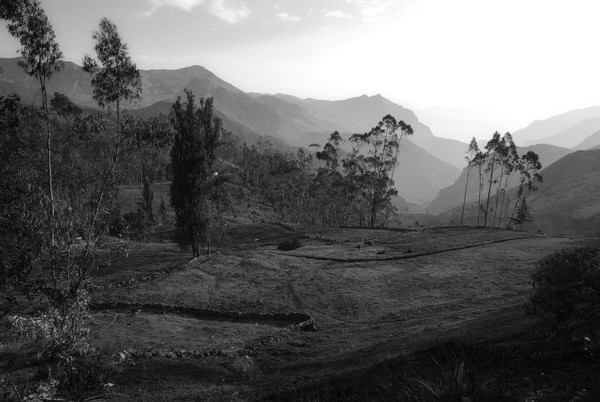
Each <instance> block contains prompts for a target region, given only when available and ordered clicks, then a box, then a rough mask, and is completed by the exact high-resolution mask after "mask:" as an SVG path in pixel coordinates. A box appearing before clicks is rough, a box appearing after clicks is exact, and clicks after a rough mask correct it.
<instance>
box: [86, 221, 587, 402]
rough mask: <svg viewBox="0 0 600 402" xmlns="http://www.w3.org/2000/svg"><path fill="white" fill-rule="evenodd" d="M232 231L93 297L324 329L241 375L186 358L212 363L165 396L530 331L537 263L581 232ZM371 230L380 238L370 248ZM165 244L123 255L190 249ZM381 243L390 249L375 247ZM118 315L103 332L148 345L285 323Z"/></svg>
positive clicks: (263, 357) (240, 389) (246, 391)
mask: <svg viewBox="0 0 600 402" xmlns="http://www.w3.org/2000/svg"><path fill="white" fill-rule="evenodd" d="M229 233H230V236H229V238H230V240H229V241H230V243H229V244H227V248H225V245H222V246H221V247H220V252H219V254H217V255H213V256H211V257H210V258H209V259H208V260H200V261H195V262H193V263H190V264H189V265H188V267H187V269H186V270H184V271H180V272H176V273H174V274H172V275H170V276H168V277H165V278H162V279H160V280H154V281H150V282H145V283H136V284H133V285H131V286H128V287H123V288H119V289H114V290H110V291H109V290H105V291H101V292H98V293H97V294H95V295H94V297H95V301H111V300H114V301H121V302H131V303H163V304H176V305H185V306H191V307H197V308H205V309H217V310H236V311H243V312H253V311H256V312H264V313H268V312H285V311H302V312H306V313H308V314H310V315H312V316H313V317H315V318H316V320H317V328H318V331H317V332H314V333H305V332H297V333H292V334H289V335H286V336H284V337H283V338H281V339H280V340H279V341H277V342H274V343H271V344H269V345H265V346H264V347H260V348H258V349H257V350H256V351H255V355H254V356H253V358H252V359H253V360H252V364H253V366H254V365H255V368H256V370H254V371H253V372H252V374H251V375H250V374H248V373H247V372H246V371H243V370H242V371H243V373H244V375H242V376H240V375H239V374H235V373H239V370H237V369H236V368H235V367H234V366H235V364H239V362H237V363H236V361H237V360H235V361H234V360H227V359H220V360H214V359H213V360H210V359H209V360H207V361H204V362H203V361H194V362H183V361H182V362H180V363H178V364H179V365H180V366H181V367H184V366H185V367H188V369H190V370H201V371H203V372H204V371H207V372H209V373H212V374H211V375H208V376H207V377H206V378H195V379H193V380H189V381H188V382H187V383H186V385H181V384H180V381H179V380H177V379H176V378H173V377H169V378H171V379H170V380H165V382H161V383H160V384H153V385H152V387H151V388H152V394H153V395H154V397H155V398H157V399H156V400H160V399H161V395H162V396H164V395H167V394H168V391H167V390H172V387H174V383H177V384H180V385H178V386H177V387H179V388H177V391H174V392H175V393H174V394H173V395H172V396H173V398H176V397H179V398H181V400H185V399H198V398H200V399H201V398H202V396H206V395H212V396H213V397H215V398H217V399H219V398H224V399H234V400H235V399H236V398H240V399H242V400H244V399H253V398H260V395H263V396H264V395H267V394H271V393H273V392H274V390H281V391H285V390H288V389H294V388H295V387H297V386H299V385H300V384H307V383H310V382H311V381H317V380H323V379H325V378H328V377H329V376H338V377H339V376H343V375H344V374H343V373H346V372H347V373H352V372H355V371H356V370H357V369H359V368H361V367H363V368H364V367H367V366H369V365H373V364H377V363H378V362H381V361H384V360H386V359H389V358H392V357H394V356H398V355H401V354H404V353H406V352H410V351H414V350H418V349H421V348H425V347H430V346H431V345H435V344H437V343H440V342H444V341H445V340H448V339H453V338H467V339H470V340H483V339H494V338H497V337H500V336H505V335H508V334H511V333H515V332H518V331H521V330H522V329H523V328H524V327H526V326H527V325H529V324H530V319H529V318H528V317H527V316H525V314H524V313H523V309H522V305H523V304H524V302H525V300H526V299H527V297H528V295H529V292H530V274H531V272H532V270H533V265H534V263H535V261H537V260H538V259H539V258H541V257H542V256H543V255H545V254H547V253H549V252H551V251H553V250H556V249H558V248H562V247H565V246H568V245H573V244H575V243H577V242H578V241H577V240H571V239H565V238H547V237H534V236H531V235H529V234H525V233H518V232H506V231H495V230H480V229H435V230H422V231H414V232H407V231H388V230H366V229H363V230H361V229H329V230H319V232H318V235H319V239H317V238H316V235H317V234H316V233H312V232H306V231H305V233H306V234H308V235H310V236H311V238H308V239H302V240H301V243H302V244H303V245H302V247H300V248H299V249H297V250H294V251H289V252H283V251H279V250H277V246H276V244H277V243H278V241H280V240H281V239H282V238H286V237H290V236H293V235H294V234H293V232H291V231H289V230H287V229H285V228H283V227H281V226H278V225H267V224H256V225H245V226H233V227H231V228H230V232H229ZM257 238H258V239H259V240H258V241H256V239H257ZM365 239H366V240H367V241H370V242H372V243H373V246H372V247H364V243H365ZM359 244H362V245H363V246H361V248H360V249H358V248H357V247H356V246H357V245H359ZM163 247H165V248H164V249H160V247H158V248H155V247H154V246H152V245H149V246H148V250H146V251H144V250H140V251H139V253H140V255H139V256H138V257H136V256H135V255H133V256H132V257H130V258H133V259H132V260H131V261H134V262H135V263H134V264H131V265H130V266H128V265H127V263H126V261H124V262H123V264H122V267H123V269H128V270H129V271H130V272H133V271H136V272H144V271H152V270H155V269H158V268H160V267H163V266H164V265H165V264H168V263H169V261H178V260H182V259H185V258H186V256H187V254H186V253H183V252H181V251H177V250H176V249H169V248H168V247H167V246H163ZM408 250H411V252H410V253H409V252H408ZM381 251H384V252H385V254H378V253H380V252H381ZM135 258H138V259H135ZM124 272H125V271H124ZM118 275H119V272H118V271H115V270H113V271H111V273H110V275H107V274H105V275H104V276H103V277H98V279H100V280H107V279H106V278H112V280H114V279H115V278H118ZM102 314H104V315H102ZM115 315H116V313H99V315H96V316H95V317H94V320H95V321H97V325H95V326H94V328H93V329H94V334H93V336H94V337H95V338H94V339H97V340H99V339H102V340H107V339H110V338H118V339H119V340H120V342H122V343H123V345H125V346H127V345H137V348H138V349H140V348H141V349H143V348H144V347H151V346H154V347H159V348H163V349H166V350H169V349H170V348H171V349H176V348H179V347H181V348H188V347H189V348H193V349H202V348H203V345H205V346H206V347H212V346H214V347H223V348H230V347H232V346H234V347H235V346H238V345H241V344H243V343H244V342H248V341H249V340H252V339H256V338H257V337H260V336H265V335H268V334H275V333H276V332H277V330H278V328H277V327H271V326H269V325H258V326H252V325H249V324H247V323H240V322H210V321H202V320H194V319H191V318H185V317H178V316H173V315H171V316H169V315H167V316H161V315H152V314H141V315H139V316H132V317H125V316H123V315H120V316H119V315H116V316H117V317H121V318H120V319H119V320H121V321H119V320H117V321H116V322H115V324H113V325H112V326H109V327H108V328H107V327H106V323H107V322H109V321H110V322H112V320H114V317H115ZM128 324H130V325H128ZM211 336H213V337H214V338H211ZM201 360H202V359H201ZM164 364H166V363H164V362H162V360H161V359H152V360H151V361H146V362H145V363H144V367H145V368H144V369H141V368H139V369H138V370H137V371H136V369H134V368H130V369H128V370H127V375H125V374H123V375H125V376H124V377H121V379H120V380H119V379H116V380H115V381H117V382H119V381H121V383H123V384H124V385H123V386H122V387H121V388H118V389H120V390H122V391H123V392H124V393H130V392H134V391H132V390H133V389H134V388H135V386H134V385H132V383H131V378H130V377H128V376H130V375H133V373H134V372H135V373H137V374H135V375H139V376H144V375H145V374H144V373H145V372H160V371H161V370H162V368H161V367H162V365H164ZM169 364H175V363H169ZM181 367H180V368H181ZM144 370H145V371H144ZM217 373H221V374H223V375H222V377H223V378H224V379H225V381H220V382H219V381H217V382H215V381H213V380H214V378H213V376H220V375H221V374H217ZM128 378H129V379H128ZM132 387H133V388H132ZM135 392H138V391H135ZM142 394H143V395H145V397H149V394H148V393H146V392H143V393H142ZM142 394H140V395H142ZM140 398H142V397H141V396H140Z"/></svg>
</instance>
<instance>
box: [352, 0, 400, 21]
mask: <svg viewBox="0 0 600 402" xmlns="http://www.w3.org/2000/svg"><path fill="white" fill-rule="evenodd" d="M346 1H347V2H348V3H349V4H353V5H355V6H356V7H357V8H358V12H359V13H360V14H361V15H362V16H363V17H364V18H365V19H373V18H375V17H378V16H380V15H383V14H385V13H386V12H388V11H389V10H391V9H392V8H393V7H394V6H395V5H397V4H398V3H401V2H400V1H398V0H346Z"/></svg>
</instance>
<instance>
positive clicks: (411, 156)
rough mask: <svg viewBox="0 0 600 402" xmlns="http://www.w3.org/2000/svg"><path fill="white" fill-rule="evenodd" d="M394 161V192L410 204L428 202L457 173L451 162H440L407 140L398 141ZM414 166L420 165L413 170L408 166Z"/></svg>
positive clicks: (454, 177)
mask: <svg viewBox="0 0 600 402" xmlns="http://www.w3.org/2000/svg"><path fill="white" fill-rule="evenodd" d="M398 160H399V162H398V166H397V167H396V171H395V175H394V182H395V185H396V188H397V189H398V194H399V195H401V196H402V197H404V199H406V201H408V202H410V203H415V204H419V205H428V204H429V203H430V202H431V201H432V200H433V199H434V198H435V197H436V195H437V194H438V191H439V190H440V189H442V188H444V187H446V186H447V185H448V183H452V182H453V181H454V180H456V178H457V177H458V176H459V174H460V170H458V169H457V168H456V167H454V166H453V165H450V164H448V163H446V162H442V161H440V160H439V159H437V158H435V157H434V156H432V155H431V154H429V153H428V152H427V151H425V150H423V149H422V148H419V147H418V146H416V145H415V144H413V143H412V142H410V141H404V142H402V145H401V146H400V152H399V154H398ZM414 166H419V167H420V168H419V170H418V171H417V172H415V171H414V170H413V169H412V167H414Z"/></svg>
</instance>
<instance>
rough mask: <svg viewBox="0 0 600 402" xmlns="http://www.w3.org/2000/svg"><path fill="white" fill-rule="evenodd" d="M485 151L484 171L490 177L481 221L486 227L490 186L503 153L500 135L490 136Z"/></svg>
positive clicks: (496, 133)
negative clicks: (485, 162) (483, 216)
mask: <svg viewBox="0 0 600 402" xmlns="http://www.w3.org/2000/svg"><path fill="white" fill-rule="evenodd" d="M485 149H486V150H487V162H488V166H487V168H486V171H489V172H490V177H489V179H488V182H489V187H488V194H487V203H486V206H485V218H484V221H483V226H484V227H487V220H488V215H489V212H490V195H491V193H492V184H493V183H495V182H496V179H495V178H494V170H495V168H496V165H497V164H498V162H499V160H500V156H501V154H502V152H504V151H503V149H504V145H503V144H502V138H500V133H498V132H497V131H496V132H495V133H494V135H493V136H492V139H491V140H489V141H488V143H487V144H486V146H485Z"/></svg>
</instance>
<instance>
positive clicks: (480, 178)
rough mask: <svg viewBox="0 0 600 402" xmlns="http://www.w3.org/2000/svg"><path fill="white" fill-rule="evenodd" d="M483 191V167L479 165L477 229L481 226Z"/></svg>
mask: <svg viewBox="0 0 600 402" xmlns="http://www.w3.org/2000/svg"><path fill="white" fill-rule="evenodd" d="M481 191H483V175H482V174H481V165H479V194H478V196H477V227H479V226H481V224H480V222H479V217H480V216H481Z"/></svg>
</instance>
